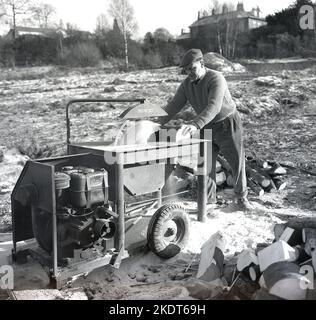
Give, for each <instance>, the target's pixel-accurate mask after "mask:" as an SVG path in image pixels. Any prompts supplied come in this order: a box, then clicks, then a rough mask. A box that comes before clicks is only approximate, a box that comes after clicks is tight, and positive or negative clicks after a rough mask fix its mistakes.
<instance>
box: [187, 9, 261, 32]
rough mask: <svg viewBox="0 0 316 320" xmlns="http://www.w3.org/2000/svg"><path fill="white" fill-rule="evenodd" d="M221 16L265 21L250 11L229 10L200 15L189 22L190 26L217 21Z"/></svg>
mask: <svg viewBox="0 0 316 320" xmlns="http://www.w3.org/2000/svg"><path fill="white" fill-rule="evenodd" d="M221 18H226V19H242V18H250V19H253V20H260V21H266V20H265V19H263V18H259V17H256V16H254V15H253V13H252V12H246V11H231V12H227V13H225V14H222V13H221V14H214V15H211V16H206V17H202V18H201V19H198V20H197V21H195V22H194V23H193V24H191V25H190V28H192V27H199V26H205V25H209V24H213V23H217V22H218V20H219V19H221Z"/></svg>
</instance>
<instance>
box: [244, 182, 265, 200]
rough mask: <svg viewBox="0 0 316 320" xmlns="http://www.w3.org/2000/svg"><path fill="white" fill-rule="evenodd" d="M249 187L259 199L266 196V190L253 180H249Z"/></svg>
mask: <svg viewBox="0 0 316 320" xmlns="http://www.w3.org/2000/svg"><path fill="white" fill-rule="evenodd" d="M247 185H248V187H249V188H250V189H251V190H252V191H253V192H254V193H255V194H256V195H257V196H259V197H261V196H263V195H264V190H263V189H262V188H261V186H259V185H258V184H256V183H255V182H254V181H253V180H252V179H250V178H247Z"/></svg>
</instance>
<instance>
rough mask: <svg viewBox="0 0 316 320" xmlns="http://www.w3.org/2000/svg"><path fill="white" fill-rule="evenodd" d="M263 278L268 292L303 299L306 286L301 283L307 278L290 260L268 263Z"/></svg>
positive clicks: (278, 295)
mask: <svg viewBox="0 0 316 320" xmlns="http://www.w3.org/2000/svg"><path fill="white" fill-rule="evenodd" d="M263 278H264V282H265V285H266V287H267V289H268V290H269V293H270V294H273V295H275V296H277V297H280V298H282V299H286V300H304V299H305V298H306V294H307V288H306V287H305V286H302V285H301V283H302V282H303V283H308V282H309V280H308V279H307V278H306V277H305V276H303V275H302V274H300V267H299V266H298V265H297V264H295V263H292V262H284V261H283V262H277V263H274V264H272V265H270V266H269V267H268V268H267V269H266V270H265V271H264V272H263Z"/></svg>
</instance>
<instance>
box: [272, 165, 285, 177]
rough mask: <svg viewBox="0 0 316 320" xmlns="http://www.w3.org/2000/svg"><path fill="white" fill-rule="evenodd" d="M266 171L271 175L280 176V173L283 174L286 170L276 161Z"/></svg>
mask: <svg viewBox="0 0 316 320" xmlns="http://www.w3.org/2000/svg"><path fill="white" fill-rule="evenodd" d="M268 173H269V174H270V175H271V176H280V175H285V174H286V173H287V172H286V169H285V168H283V167H282V166H281V165H280V164H279V163H277V162H276V163H274V165H273V166H272V168H271V169H269V171H268Z"/></svg>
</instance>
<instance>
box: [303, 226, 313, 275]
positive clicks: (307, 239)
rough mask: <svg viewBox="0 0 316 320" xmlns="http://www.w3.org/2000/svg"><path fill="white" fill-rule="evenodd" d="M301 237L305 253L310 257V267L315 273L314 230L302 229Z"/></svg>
mask: <svg viewBox="0 0 316 320" xmlns="http://www.w3.org/2000/svg"><path fill="white" fill-rule="evenodd" d="M302 236H303V242H304V243H305V246H304V249H305V252H306V253H307V254H308V255H309V256H311V257H312V265H313V268H314V270H315V271H316V229H312V228H304V229H303V231H302Z"/></svg>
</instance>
